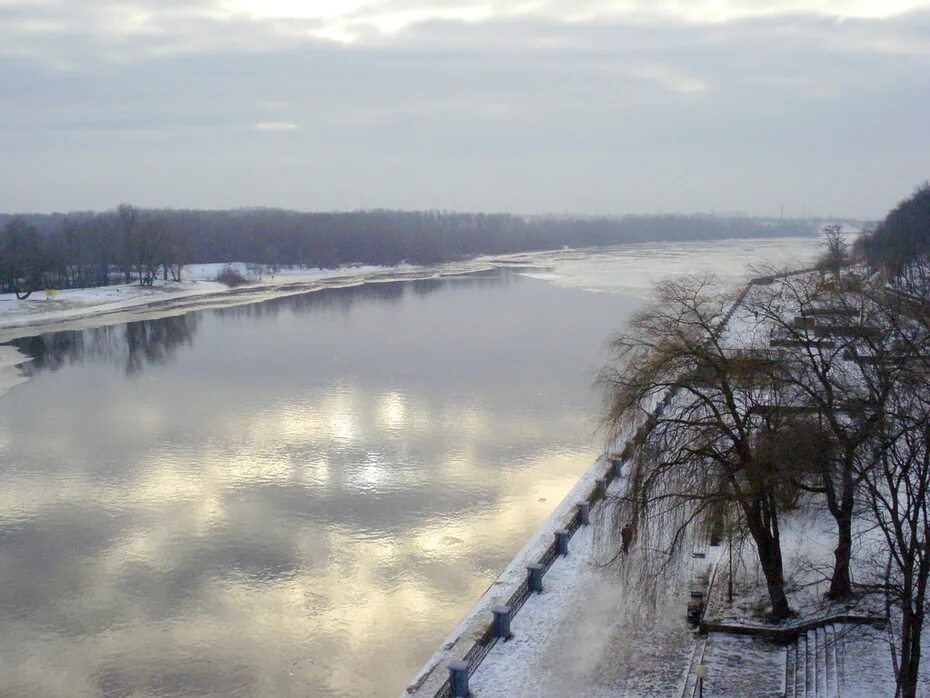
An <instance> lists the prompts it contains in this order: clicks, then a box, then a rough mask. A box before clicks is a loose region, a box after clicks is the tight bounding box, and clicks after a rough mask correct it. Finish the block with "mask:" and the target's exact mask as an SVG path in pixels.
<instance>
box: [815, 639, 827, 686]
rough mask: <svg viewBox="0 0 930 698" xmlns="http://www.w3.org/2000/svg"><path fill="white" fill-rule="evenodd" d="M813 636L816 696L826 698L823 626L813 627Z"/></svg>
mask: <svg viewBox="0 0 930 698" xmlns="http://www.w3.org/2000/svg"><path fill="white" fill-rule="evenodd" d="M814 637H815V638H816V642H817V645H816V651H817V658H816V664H815V668H816V670H817V671H816V673H815V674H814V680H815V681H816V682H817V693H816V695H817V697H818V698H826V696H827V695H828V693H827V690H828V689H827V647H826V644H827V641H826V634H825V633H824V629H823V627H819V628H815V629H814Z"/></svg>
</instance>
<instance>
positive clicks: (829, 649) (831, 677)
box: [823, 624, 840, 698]
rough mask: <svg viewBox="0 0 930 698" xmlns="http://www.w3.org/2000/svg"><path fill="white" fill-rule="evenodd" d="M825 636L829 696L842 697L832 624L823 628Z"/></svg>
mask: <svg viewBox="0 0 930 698" xmlns="http://www.w3.org/2000/svg"><path fill="white" fill-rule="evenodd" d="M823 636H824V640H825V644H824V649H825V652H824V654H825V655H826V656H825V659H826V667H827V698H840V692H839V688H838V686H837V682H836V633H835V631H834V629H833V625H832V624H830V625H828V626H826V627H825V628H824V629H823Z"/></svg>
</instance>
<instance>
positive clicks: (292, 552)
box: [0, 239, 816, 696]
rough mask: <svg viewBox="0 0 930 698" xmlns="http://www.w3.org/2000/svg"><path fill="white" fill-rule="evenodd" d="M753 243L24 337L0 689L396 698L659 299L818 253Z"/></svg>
mask: <svg viewBox="0 0 930 698" xmlns="http://www.w3.org/2000/svg"><path fill="white" fill-rule="evenodd" d="M752 244H753V245H757V246H758V247H756V248H754V250H749V249H744V248H742V247H740V246H739V245H737V244H734V242H733V241H722V242H718V243H703V244H701V245H700V246H695V247H699V248H700V252H697V251H694V252H691V253H690V254H683V253H682V252H681V249H682V248H683V247H685V246H677V247H675V246H662V245H658V246H652V247H651V248H650V247H649V246H631V247H630V248H623V249H620V250H615V251H600V252H596V253H577V252H563V253H552V254H543V255H536V256H535V257H534V258H533V260H532V261H533V263H534V264H535V265H536V268H535V269H534V270H532V271H523V272H521V271H518V270H507V269H497V270H493V271H490V272H486V273H482V274H476V275H471V276H467V277H462V278H457V279H446V280H435V281H429V280H426V281H416V282H408V283H390V284H375V285H369V286H361V287H355V288H344V289H331V290H326V291H321V292H318V293H309V294H305V295H299V296H292V297H288V298H281V299H277V300H269V301H266V302H263V303H256V304H252V305H245V306H240V307H235V308H228V309H224V310H208V311H200V312H194V313H189V314H185V315H180V316H176V317H169V318H164V319H160V320H151V321H145V322H137V323H130V324H125V325H114V326H110V327H105V328H99V329H89V330H82V331H73V332H61V333H57V334H46V335H42V336H38V337H29V338H25V339H21V340H17V341H16V342H15V343H14V346H15V347H16V348H17V349H18V350H19V351H20V352H21V353H23V354H26V355H28V356H29V357H31V359H32V360H31V361H30V362H28V363H26V364H23V365H22V367H21V370H22V371H23V372H24V373H25V374H26V376H27V377H28V380H27V381H26V382H25V383H23V384H21V385H18V386H17V387H15V388H14V389H13V390H12V391H11V392H10V393H9V394H7V395H6V396H5V397H3V398H2V399H0V693H2V694H10V695H54V696H92V695H108V696H122V695H125V696H128V695H156V696H174V695H200V694H219V695H312V696H327V695H332V696H337V695H338V696H364V695H394V694H396V693H399V692H400V691H401V690H402V688H403V687H404V686H405V685H406V683H407V682H408V681H409V680H410V678H411V677H412V675H413V674H414V673H415V672H416V671H417V669H418V668H419V667H420V666H421V664H422V663H423V662H424V661H425V660H426V658H427V657H428V656H429V655H430V653H431V652H432V651H433V650H434V649H435V648H436V646H437V645H438V644H439V643H440V642H441V641H442V639H443V638H444V637H445V635H446V633H447V632H448V631H449V630H450V629H451V628H452V626H453V625H454V624H455V623H456V622H457V621H458V620H459V618H460V617H461V616H462V615H463V614H464V613H465V611H467V609H468V608H469V607H470V606H471V604H472V603H473V602H474V601H475V600H476V599H477V597H478V596H480V594H481V593H483V592H484V590H485V589H486V588H487V586H488V584H489V583H490V582H491V581H492V580H493V579H494V577H495V576H496V574H497V572H498V571H499V570H500V569H501V568H502V567H503V566H504V565H505V564H506V563H507V562H508V561H509V559H510V558H511V556H512V555H513V554H514V552H516V550H518V549H519V548H520V547H521V546H522V544H523V543H524V541H525V540H526V538H527V537H528V536H529V535H530V534H531V532H532V531H533V530H534V529H535V527H536V526H537V525H538V524H539V522H540V521H541V520H542V519H543V518H544V517H545V516H546V515H547V513H548V512H549V511H550V510H551V509H552V508H553V507H554V506H555V505H556V504H557V503H558V501H559V500H560V499H561V497H562V496H563V495H564V493H565V492H566V491H567V490H568V489H569V488H570V487H571V485H572V484H573V483H574V481H575V480H576V479H577V477H578V475H579V474H580V473H581V472H582V471H584V470H585V469H586V468H587V467H588V465H589V464H590V462H591V461H592V459H593V458H594V457H595V456H596V454H597V451H598V442H597V440H596V439H595V438H594V437H593V435H592V432H593V429H594V416H595V409H596V399H595V396H594V394H593V392H592V390H591V378H592V375H593V372H594V370H596V368H597V367H598V366H599V365H600V362H601V361H602V360H603V358H604V356H603V353H602V349H603V345H604V341H605V339H606V338H607V336H608V335H609V334H610V333H611V332H613V331H615V330H616V329H618V328H619V327H620V326H621V325H622V323H623V322H624V320H625V319H626V318H628V317H629V315H630V314H631V313H632V312H634V311H635V309H636V308H638V307H640V305H641V304H642V302H643V301H642V296H643V295H644V294H645V293H646V292H647V290H648V286H649V281H651V280H652V278H653V277H657V276H660V275H663V274H667V273H673V272H675V271H676V270H678V271H683V270H686V271H697V270H700V269H702V268H716V269H718V270H721V271H723V272H724V274H725V275H726V274H732V276H733V280H735V279H736V273H735V272H733V271H732V270H733V269H735V268H737V266H738V268H739V274H740V275H742V271H743V264H744V262H745V259H746V258H747V257H754V258H755V259H756V260H757V261H759V262H764V261H779V260H777V259H771V257H773V256H778V255H781V257H780V258H779V259H782V258H787V256H788V252H789V251H790V252H791V253H792V254H791V255H790V256H793V257H796V258H804V257H805V256H809V253H810V252H811V251H815V250H816V245H815V243H814V242H812V241H811V240H805V239H791V240H790V242H784V241H783V242H782V243H781V244H768V243H767V242H759V241H753V243H752ZM790 245H794V247H793V248H791V249H790V250H789V249H788V248H789V246H790ZM632 248H636V249H632ZM741 250H742V251H741ZM734 260H736V261H734ZM533 276H542V277H543V278H532V277H533ZM728 278H729V277H728ZM592 290H596V291H604V292H600V293H591V292H590V291H592Z"/></svg>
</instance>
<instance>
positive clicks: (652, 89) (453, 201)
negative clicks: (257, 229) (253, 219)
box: [0, 0, 930, 217]
mask: <svg viewBox="0 0 930 698" xmlns="http://www.w3.org/2000/svg"><path fill="white" fill-rule="evenodd" d="M0 93H2V99H3V108H2V109H0V210H2V211H26V210H34V211H52V210H75V209H91V208H92V209H103V208H109V207H112V206H114V205H116V204H117V203H119V202H123V201H126V202H131V203H135V204H139V205H145V206H171V207H196V208H218V207H224V208H225V207H237V206H284V207H289V208H297V209H303V210H332V209H354V208H360V207H365V208H373V207H389V208H405V209H414V208H416V209H420V208H444V209H458V210H472V211H474V210H496V211H499V210H507V211H517V212H526V213H533V212H563V211H570V212H588V213H625V212H668V211H710V210H712V209H716V210H717V211H723V210H744V211H747V212H750V213H754V214H759V215H772V214H775V215H777V214H778V213H779V211H780V207H781V206H782V205H783V206H784V211H785V215H798V214H800V213H801V212H802V210H807V211H808V212H813V213H816V214H825V215H826V214H833V215H840V214H843V215H849V216H858V217H878V216H881V215H883V214H884V213H885V212H886V211H887V209H888V208H889V207H890V206H892V205H893V204H895V203H896V202H897V201H898V200H899V199H901V198H903V197H904V196H906V195H907V194H909V193H910V191H911V190H912V189H913V188H914V186H916V185H917V184H918V183H920V182H921V181H924V180H926V179H927V178H930V0H924V1H916V0H875V1H873V0H858V1H856V0H849V1H847V2H843V1H842V0H809V1H807V2H804V1H801V0H738V1H732V2H728V1H727V0H690V1H689V0H681V1H680V2H675V1H670V0H617V1H606V0H605V1H601V2H598V1H594V0H476V1H472V2H467V1H458V0H442V1H440V0H0Z"/></svg>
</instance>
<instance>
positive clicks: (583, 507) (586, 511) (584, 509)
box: [577, 502, 591, 526]
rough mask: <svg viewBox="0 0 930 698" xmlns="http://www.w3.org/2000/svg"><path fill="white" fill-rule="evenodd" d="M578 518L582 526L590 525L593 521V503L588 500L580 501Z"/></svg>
mask: <svg viewBox="0 0 930 698" xmlns="http://www.w3.org/2000/svg"><path fill="white" fill-rule="evenodd" d="M577 506H578V518H579V519H580V520H581V525H582V526H588V525H589V524H590V523H591V505H590V504H588V503H587V502H578V504H577Z"/></svg>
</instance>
